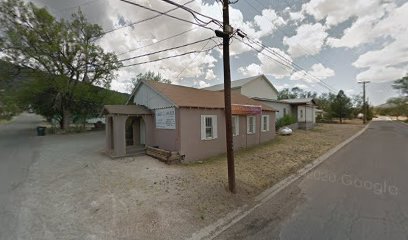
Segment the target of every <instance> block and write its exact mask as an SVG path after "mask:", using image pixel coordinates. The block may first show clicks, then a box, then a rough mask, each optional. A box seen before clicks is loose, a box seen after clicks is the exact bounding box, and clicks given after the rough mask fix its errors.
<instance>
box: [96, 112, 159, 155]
mask: <svg viewBox="0 0 408 240" xmlns="http://www.w3.org/2000/svg"><path fill="white" fill-rule="evenodd" d="M104 115H105V117H106V149H105V152H106V154H108V155H109V156H110V157H112V158H116V157H128V156H137V155H142V154H144V153H145V144H146V116H147V115H152V112H151V111H150V110H148V109H147V108H145V107H143V106H136V105H106V106H105V107H104Z"/></svg>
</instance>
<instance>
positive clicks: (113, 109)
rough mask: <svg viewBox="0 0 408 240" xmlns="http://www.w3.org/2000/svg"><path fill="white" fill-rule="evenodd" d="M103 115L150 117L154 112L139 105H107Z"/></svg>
mask: <svg viewBox="0 0 408 240" xmlns="http://www.w3.org/2000/svg"><path fill="white" fill-rule="evenodd" d="M103 114H124V115H150V114H153V113H152V111H150V110H149V109H147V108H146V107H144V106H139V105H105V106H104V108H103Z"/></svg>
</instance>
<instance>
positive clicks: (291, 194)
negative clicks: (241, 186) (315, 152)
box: [216, 121, 408, 240]
mask: <svg viewBox="0 0 408 240" xmlns="http://www.w3.org/2000/svg"><path fill="white" fill-rule="evenodd" d="M216 239H289V240H291V239H313V240H316V239H325V240H327V239H339V240H340V239H341V240H344V239H358V240H362V239H369V240H373V239H389V240H393V239H408V125H404V124H403V123H399V122H391V121H374V122H371V124H370V126H369V128H368V129H367V130H366V131H365V132H364V133H363V134H362V135H360V136H359V137H357V138H356V139H355V140H354V141H352V142H351V143H349V144H348V145H346V146H345V147H343V148H342V149H340V150H339V151H338V152H336V153H335V154H334V155H332V156H331V157H329V158H328V159H327V160H326V161H325V162H324V163H323V164H321V165H320V166H318V167H317V168H315V169H314V170H313V171H311V172H310V173H308V174H307V175H306V176H304V177H303V178H301V179H299V180H297V181H295V182H294V183H292V184H290V185H289V186H288V187H287V188H285V189H284V190H282V191H281V192H279V193H278V194H276V195H275V196H274V197H272V198H271V199H270V200H269V201H267V202H266V203H265V204H263V205H261V206H260V207H258V208H256V209H255V210H254V211H252V212H251V213H250V214H249V215H247V216H246V217H245V218H243V219H241V220H240V221H239V222H237V223H236V224H234V225H233V226H231V227H230V228H228V229H227V230H226V231H224V232H223V233H221V234H220V235H219V236H218V237H217V238H216Z"/></svg>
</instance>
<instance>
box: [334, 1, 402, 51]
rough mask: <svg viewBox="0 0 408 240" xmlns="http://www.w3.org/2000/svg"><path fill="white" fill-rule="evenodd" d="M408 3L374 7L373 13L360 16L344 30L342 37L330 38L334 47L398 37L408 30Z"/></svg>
mask: <svg viewBox="0 0 408 240" xmlns="http://www.w3.org/2000/svg"><path fill="white" fill-rule="evenodd" d="M407 11H408V3H406V4H404V5H402V6H401V7H399V8H396V6H395V4H391V3H385V4H382V5H381V6H379V7H378V8H376V9H374V10H373V11H372V13H371V14H368V15H365V16H362V17H359V18H358V19H357V20H356V21H355V22H354V23H353V24H352V25H351V26H350V27H349V28H347V29H346V30H345V31H344V34H343V36H342V37H341V38H328V40H327V43H328V45H330V46H332V47H348V48H353V47H358V46H360V45H361V44H364V43H370V42H374V41H375V40H376V39H377V38H379V37H387V36H390V37H392V38H396V37H398V36H399V35H401V34H405V33H406V32H407V31H408V27H407V24H406V22H408V15H407V14H406V12H407Z"/></svg>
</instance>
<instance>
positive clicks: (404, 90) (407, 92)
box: [392, 75, 408, 97]
mask: <svg viewBox="0 0 408 240" xmlns="http://www.w3.org/2000/svg"><path fill="white" fill-rule="evenodd" d="M392 87H393V88H394V89H398V90H400V91H401V94H402V95H403V96H406V97H408V75H407V76H405V77H403V78H401V79H398V80H395V81H394V84H393V85H392Z"/></svg>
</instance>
